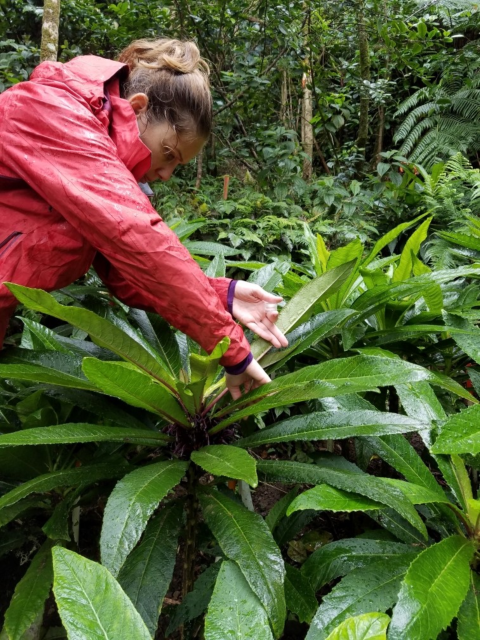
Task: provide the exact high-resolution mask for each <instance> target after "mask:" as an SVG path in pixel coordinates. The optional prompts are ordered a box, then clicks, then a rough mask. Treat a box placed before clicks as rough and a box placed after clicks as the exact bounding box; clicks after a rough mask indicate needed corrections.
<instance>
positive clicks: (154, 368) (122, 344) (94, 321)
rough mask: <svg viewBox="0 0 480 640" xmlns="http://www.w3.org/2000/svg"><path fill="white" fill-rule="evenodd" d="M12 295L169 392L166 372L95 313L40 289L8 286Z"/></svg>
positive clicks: (136, 343) (169, 377) (135, 342)
mask: <svg viewBox="0 0 480 640" xmlns="http://www.w3.org/2000/svg"><path fill="white" fill-rule="evenodd" d="M8 288H9V289H10V291H11V292H12V293H13V295H14V296H15V297H16V298H17V300H19V301H20V302H22V303H23V304H24V305H25V306H26V307H28V308H29V309H33V310H34V311H40V312H41V313H47V314H48V315H51V316H53V317H55V318H58V319H59V320H63V321H64V322H69V323H70V324H72V325H73V326H74V327H77V328H78V329H82V330H83V331H86V332H87V333H88V334H89V335H90V337H91V339H92V340H93V342H94V343H95V344H97V345H98V346H99V347H105V348H107V349H110V350H111V351H113V353H116V354H117V355H119V356H120V357H121V358H123V359H124V360H127V361H128V362H131V363H132V364H134V365H136V366H137V367H139V368H140V369H142V370H143V371H145V372H146V373H148V374H150V375H151V376H153V377H154V378H156V380H158V381H159V382H161V383H162V384H164V385H165V386H166V387H167V388H169V389H171V388H172V387H173V386H174V379H173V378H172V376H171V375H170V374H169V373H168V372H167V370H166V369H165V368H164V367H163V366H162V365H160V363H159V362H158V361H157V360H156V359H155V358H154V357H153V356H152V355H151V354H150V353H149V352H148V351H147V350H146V349H145V348H144V347H143V346H141V345H140V344H139V343H138V342H137V341H136V340H134V339H133V338H132V337H130V336H128V335H127V334H126V333H125V332H124V331H122V330H121V329H119V328H118V327H116V326H115V325H114V324H112V323H111V322H109V321H108V320H105V319H104V318H101V317H100V316H98V315H97V314H96V313H93V312H92V311H88V310H87V309H81V308H79V307H67V306H64V305H61V304H59V303H58V302H57V301H56V300H55V298H54V297H53V296H51V295H50V294H49V293H46V292H45V291H41V290H40V289H29V288H28V287H22V286H20V285H18V284H12V283H9V284H8Z"/></svg>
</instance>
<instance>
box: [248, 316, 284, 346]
mask: <svg viewBox="0 0 480 640" xmlns="http://www.w3.org/2000/svg"><path fill="white" fill-rule="evenodd" d="M267 322H269V321H268V320H267ZM270 324H271V323H270ZM246 326H247V327H248V328H249V329H250V330H251V331H253V333H256V334H257V336H260V338H263V339H264V340H266V341H267V342H270V343H271V344H272V345H273V346H274V347H275V348H276V349H279V348H280V347H281V346H282V344H281V342H280V340H279V339H278V338H277V337H276V336H275V335H274V333H273V332H272V331H271V329H269V328H268V327H266V326H265V320H264V321H263V323H261V322H248V323H247V325H246ZM272 326H273V327H274V326H275V325H272ZM282 335H283V334H282Z"/></svg>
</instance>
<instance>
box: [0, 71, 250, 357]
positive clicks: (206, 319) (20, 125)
mask: <svg viewBox="0 0 480 640" xmlns="http://www.w3.org/2000/svg"><path fill="white" fill-rule="evenodd" d="M3 99H4V100H7V104H6V106H5V114H6V117H5V118H4V119H3V122H2V123H1V124H0V154H1V156H0V158H1V160H2V161H3V162H4V164H5V165H6V166H7V167H9V169H10V170H11V171H13V172H14V174H16V175H17V176H19V177H20V178H22V179H23V180H25V182H27V183H28V184H29V185H30V186H31V187H32V189H34V190H35V191H36V192H37V193H38V194H39V195H41V197H42V198H43V199H44V200H45V201H46V202H47V203H48V204H49V205H51V206H52V207H53V208H54V209H55V210H56V211H58V212H59V213H60V214H61V215H62V216H63V217H64V218H65V220H66V221H67V222H68V223H69V224H70V225H72V227H74V228H75V229H76V230H77V231H78V233H79V234H81V235H82V236H83V237H85V238H86V239H87V241H88V242H89V243H90V244H91V245H92V246H93V247H95V248H96V249H97V250H98V251H99V252H100V253H101V254H102V255H103V256H105V258H106V260H108V262H110V263H111V265H112V266H113V268H114V269H115V270H116V271H118V273H119V274H121V276H122V278H123V279H124V280H125V282H126V283H127V284H128V285H129V286H130V287H131V288H133V289H134V290H137V291H138V292H139V294H141V296H142V298H146V299H147V300H149V301H151V304H152V308H153V309H154V310H155V311H156V312H157V313H159V314H160V315H162V316H163V317H164V318H165V319H166V320H167V321H168V322H169V323H170V324H172V325H173V326H174V327H176V328H177V329H180V330H181V331H183V332H184V333H186V334H187V335H189V336H190V337H191V338H193V339H194V340H195V341H196V342H198V343H199V344H200V345H201V346H202V347H203V348H204V349H205V350H206V351H207V352H211V351H212V350H213V348H214V347H215V345H216V344H217V343H218V342H219V341H220V340H221V339H222V338H223V337H225V336H229V337H230V341H231V342H230V347H229V349H228V351H227V352H226V354H225V355H224V357H223V358H222V361H221V362H222V364H223V365H228V366H232V365H235V364H237V363H239V362H241V361H242V360H244V359H245V358H246V357H247V356H248V354H249V352H250V345H249V344H248V342H247V340H246V338H245V337H244V335H243V331H242V328H241V327H240V326H239V325H238V324H237V323H236V322H234V320H233V318H232V317H231V315H230V314H229V313H228V312H227V311H225V309H224V307H223V305H222V302H221V300H220V298H219V296H218V295H217V293H216V292H215V290H214V288H212V286H211V285H210V282H209V280H208V278H207V277H206V276H205V275H204V273H203V272H202V270H201V269H200V267H199V266H198V265H197V264H196V262H195V261H194V260H193V258H191V256H190V254H189V253H188V251H187V250H186V249H185V247H183V245H182V244H181V243H180V241H179V240H178V238H177V237H176V236H175V234H174V233H173V232H172V231H171V230H170V229H169V228H168V226H167V225H166V224H165V223H164V222H163V221H162V220H161V218H160V217H159V215H158V213H157V212H156V211H155V210H154V209H153V207H152V206H151V204H150V202H149V199H148V198H147V197H146V196H145V195H144V194H143V193H142V192H141V190H140V188H139V187H138V185H137V183H136V181H135V179H134V177H133V175H132V174H131V173H130V171H129V170H128V169H127V168H126V166H125V165H124V164H123V162H122V161H121V160H120V159H119V158H118V155H117V151H116V147H115V145H114V143H113V141H112V140H111V139H110V137H109V136H108V133H107V131H106V129H105V127H104V126H103V125H102V124H101V123H100V122H99V121H98V120H97V118H96V117H95V116H94V115H93V113H92V112H91V111H90V109H89V107H88V105H87V103H85V102H84V101H83V100H82V99H81V98H79V97H78V95H73V94H72V93H71V92H69V91H68V90H66V89H65V88H64V85H61V86H57V85H56V84H54V83H52V84H51V85H49V84H39V83H36V82H25V83H21V84H20V85H18V86H17V87H16V89H15V91H12V92H11V93H10V94H8V95H4V97H3Z"/></svg>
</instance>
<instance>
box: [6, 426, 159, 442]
mask: <svg viewBox="0 0 480 640" xmlns="http://www.w3.org/2000/svg"><path fill="white" fill-rule="evenodd" d="M166 440H168V438H167V436H165V435H164V434H163V433H159V432H158V431H150V430H149V429H125V428H124V427H102V426H97V425H94V424H83V423H82V424H75V423H72V424H59V425H57V426H55V427H39V428H35V429H24V430H23V431H15V432H14V433H7V434H5V435H2V436H0V447H18V446H21V445H40V444H69V443H75V442H130V443H132V444H146V445H150V446H152V447H159V446H162V445H164V444H165V441H166Z"/></svg>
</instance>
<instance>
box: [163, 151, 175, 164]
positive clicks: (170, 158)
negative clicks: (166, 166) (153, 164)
mask: <svg viewBox="0 0 480 640" xmlns="http://www.w3.org/2000/svg"><path fill="white" fill-rule="evenodd" d="M163 155H164V157H165V160H167V162H173V161H174V160H175V155H174V154H173V152H172V151H167V150H165V151H164V154H163Z"/></svg>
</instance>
